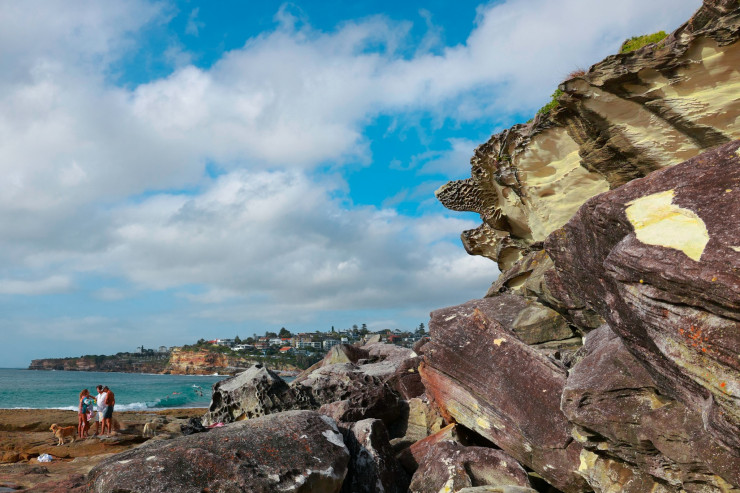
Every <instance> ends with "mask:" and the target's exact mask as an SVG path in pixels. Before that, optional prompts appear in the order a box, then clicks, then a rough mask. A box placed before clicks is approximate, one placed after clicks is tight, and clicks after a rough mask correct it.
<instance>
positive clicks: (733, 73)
mask: <svg viewBox="0 0 740 493" xmlns="http://www.w3.org/2000/svg"><path fill="white" fill-rule="evenodd" d="M739 38H740V12H739V11H738V5H737V2H735V1H732V0H706V1H705V2H704V5H703V6H702V7H701V9H700V10H699V11H698V12H697V13H696V14H695V15H694V16H693V17H692V19H691V20H690V21H689V22H687V23H686V24H684V25H683V26H681V27H680V28H678V29H677V30H676V31H675V32H674V33H672V34H671V35H669V37H668V38H666V39H665V40H663V41H662V42H661V43H659V44H657V45H649V46H647V47H645V48H642V49H640V50H637V51H634V52H631V53H626V54H617V55H612V56H610V57H608V58H606V59H605V60H604V61H602V62H600V63H597V64H596V65H594V66H592V67H591V68H590V69H589V70H588V72H587V73H586V74H584V75H582V76H579V77H576V78H574V79H571V80H567V81H565V82H564V83H563V84H561V86H560V89H562V91H563V95H562V96H561V97H560V99H559V104H558V107H557V108H556V109H555V110H553V111H551V112H550V113H549V114H545V115H538V116H537V117H536V118H535V119H534V121H533V122H531V123H529V124H524V125H515V126H514V127H512V128H511V129H508V130H505V131H504V132H501V133H499V134H497V135H494V136H493V137H492V138H491V139H490V140H489V141H488V142H486V143H485V144H483V145H481V146H480V147H478V148H477V149H476V150H475V155H474V156H473V158H472V159H471V168H472V169H471V178H468V179H466V180H462V181H458V182H451V183H448V184H447V185H445V186H443V187H442V188H440V189H439V190H438V191H437V197H438V198H439V200H441V201H442V203H443V204H444V205H445V206H446V207H448V208H450V209H453V210H464V211H473V212H478V213H479V214H480V216H481V219H482V220H483V224H482V225H481V226H480V227H479V228H477V229H475V230H472V231H466V232H464V233H463V234H462V240H463V245H464V246H465V248H466V250H467V251H468V252H469V253H470V254H472V255H483V256H486V257H488V258H491V259H493V260H494V261H496V262H498V264H499V268H500V270H501V271H502V272H505V271H507V270H508V269H510V268H511V267H512V266H513V265H514V264H515V263H516V262H517V261H518V260H519V259H522V258H523V257H526V256H527V255H529V254H530V253H533V252H536V251H538V250H541V242H543V241H544V240H545V238H547V236H548V235H549V234H550V233H552V232H553V231H555V230H556V229H558V228H560V227H562V226H563V225H564V224H565V223H566V222H567V221H568V220H569V219H570V218H571V217H572V216H573V214H574V213H575V212H576V210H578V208H579V207H580V206H581V205H582V204H583V203H584V202H585V201H586V200H588V199H589V198H591V197H593V196H595V195H598V194H600V193H602V192H605V191H607V190H610V189H613V188H616V187H618V186H620V185H623V184H624V183H627V182H628V181H630V180H632V179H635V178H639V177H642V176H646V175H647V174H648V173H650V172H652V171H654V170H657V169H660V168H663V167H667V166H671V165H673V164H677V163H679V162H682V161H684V160H686V159H689V158H691V157H693V156H695V155H697V154H699V153H700V152H702V151H703V150H706V149H708V148H710V147H713V146H716V145H718V144H722V143H727V142H730V141H731V140H733V139H737V138H740V124H739V123H738V121H739V120H738V116H739V115H740V100H738V98H737V94H738V91H740V82H738V80H739V79H738V76H737V67H738V65H740V44H739V43H738V42H737V41H738V39H739ZM530 274H531V271H530V272H529V273H528V272H527V271H525V272H523V273H521V275H519V276H515V277H513V278H512V279H510V280H508V281H507V283H506V285H505V286H504V287H508V288H510V289H513V290H518V289H520V288H521V287H522V285H523V284H524V283H525V281H526V280H527V278H528V276H529V275H530Z"/></svg>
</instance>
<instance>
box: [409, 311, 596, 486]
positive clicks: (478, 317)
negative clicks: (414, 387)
mask: <svg viewBox="0 0 740 493" xmlns="http://www.w3.org/2000/svg"><path fill="white" fill-rule="evenodd" d="M429 327H430V331H431V341H430V342H429V343H428V344H427V345H426V346H425V347H424V365H422V367H421V368H420V373H421V377H422V381H423V382H424V385H425V387H426V390H427V395H429V396H430V398H432V399H433V400H434V401H435V403H436V404H437V405H438V406H439V408H440V409H441V410H442V412H443V413H444V414H446V415H447V416H445V417H446V418H448V419H449V420H453V421H455V422H457V423H460V424H462V425H464V426H465V427H467V428H469V429H471V430H473V431H475V432H476V433H478V434H480V435H481V436H483V437H485V438H487V439H488V440H490V441H492V442H493V443H495V444H496V445H498V446H499V447H501V448H502V449H504V450H505V451H506V452H507V453H509V454H510V455H511V456H513V457H514V458H515V459H517V460H518V461H520V462H521V463H522V464H525V465H527V466H529V467H531V468H532V469H534V470H535V471H537V472H539V473H540V474H541V475H542V476H543V477H544V478H545V479H547V480H548V481H549V482H550V483H551V484H553V485H554V486H556V487H557V488H559V489H560V490H562V491H566V492H571V491H574V492H575V491H584V490H585V489H586V483H585V481H584V480H583V479H582V478H581V477H580V476H578V474H577V473H576V472H575V471H576V470H577V469H578V464H579V454H580V450H581V447H580V445H578V444H577V443H575V442H573V439H572V438H571V435H570V429H571V426H570V424H569V423H568V420H567V419H566V418H565V416H564V415H563V413H562V412H561V411H560V396H561V393H562V390H563V386H564V385H565V376H566V375H565V371H564V370H563V369H561V368H559V367H558V366H556V365H555V364H554V363H553V362H551V361H550V360H549V359H548V358H547V357H545V356H543V355H542V354H541V353H539V352H538V351H537V350H536V349H533V348H531V347H529V346H527V345H526V344H524V343H522V342H521V341H519V340H518V339H517V338H516V336H514V335H513V334H512V333H511V332H509V331H508V330H506V329H505V328H504V327H503V326H502V325H501V324H499V323H498V322H497V321H495V320H492V319H489V318H487V317H486V316H485V315H484V314H483V313H482V312H481V311H479V310H474V311H473V313H472V314H470V312H469V310H468V307H467V306H466V305H461V306H460V307H452V308H446V309H444V310H438V311H435V312H433V313H432V319H431V321H430V323H429Z"/></svg>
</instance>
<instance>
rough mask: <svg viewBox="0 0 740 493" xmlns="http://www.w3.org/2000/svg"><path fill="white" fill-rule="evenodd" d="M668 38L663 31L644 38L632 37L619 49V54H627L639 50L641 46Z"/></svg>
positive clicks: (646, 35)
mask: <svg viewBox="0 0 740 493" xmlns="http://www.w3.org/2000/svg"><path fill="white" fill-rule="evenodd" d="M666 36H668V35H667V34H666V32H665V31H658V32H657V33H653V34H645V35H644V36H633V37H631V38H630V39H628V40H627V41H625V42H624V43H622V46H621V47H620V48H619V52H620V53H629V52H630V51H635V50H639V49H640V48H642V47H643V46H647V45H649V44H652V43H657V42H659V41H662V40H663V39H665V38H666Z"/></svg>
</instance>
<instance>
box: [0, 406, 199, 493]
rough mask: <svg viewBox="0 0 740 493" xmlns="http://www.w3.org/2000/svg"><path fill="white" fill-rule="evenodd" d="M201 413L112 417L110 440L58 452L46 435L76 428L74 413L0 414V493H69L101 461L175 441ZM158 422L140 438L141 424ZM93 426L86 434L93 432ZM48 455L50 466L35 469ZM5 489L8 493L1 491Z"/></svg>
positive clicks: (173, 411)
mask: <svg viewBox="0 0 740 493" xmlns="http://www.w3.org/2000/svg"><path fill="white" fill-rule="evenodd" d="M205 411H206V410H205V409H178V408H175V409H166V410H158V411H151V410H149V411H124V412H120V413H114V415H113V418H114V428H116V429H115V431H114V433H113V434H111V435H110V436H102V437H97V438H88V439H83V440H79V439H78V440H76V441H75V442H69V441H67V443H65V444H64V445H60V446H57V439H56V437H54V436H53V434H52V432H51V431H49V427H50V426H51V425H52V424H53V423H56V424H58V425H60V426H75V427H76V426H77V413H76V412H75V411H61V410H55V409H0V492H3V491H24V490H28V489H33V491H39V492H56V491H60V492H61V491H69V490H70V489H72V487H73V486H74V483H79V482H80V481H81V477H82V476H83V475H84V474H87V472H88V471H90V469H92V468H93V467H94V466H95V465H96V464H98V463H99V462H100V461H101V460H102V459H104V458H105V457H108V456H109V455H111V454H117V453H120V452H123V451H125V450H128V449H130V448H133V447H136V446H138V445H140V444H141V443H144V442H145V441H147V440H149V439H152V440H161V439H166V438H171V437H175V436H178V435H180V424H183V423H186V422H187V420H188V419H189V418H191V417H200V416H202V415H203V414H204V413H205ZM150 421H157V422H158V423H159V425H158V428H159V430H158V433H157V436H156V437H155V438H146V437H144V436H143V435H142V433H143V429H144V424H145V423H147V422H150ZM95 426H96V425H95V424H93V425H92V428H91V430H90V434H91V435H92V434H93V432H94V431H95ZM41 454H49V455H51V456H52V457H53V460H52V462H46V463H40V462H38V457H39V456H40V455H41ZM6 488H7V489H6Z"/></svg>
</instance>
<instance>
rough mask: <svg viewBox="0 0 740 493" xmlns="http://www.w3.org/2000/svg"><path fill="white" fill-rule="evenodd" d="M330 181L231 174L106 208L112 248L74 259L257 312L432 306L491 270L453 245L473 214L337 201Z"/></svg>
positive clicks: (473, 286) (472, 291)
mask: <svg viewBox="0 0 740 493" xmlns="http://www.w3.org/2000/svg"><path fill="white" fill-rule="evenodd" d="M339 186H341V184H337V183H332V182H316V181H311V180H308V179H307V178H306V176H305V175H303V174H302V173H299V172H258V173H246V172H232V173H230V174H228V175H224V176H222V177H220V178H219V179H218V180H217V181H216V182H214V184H213V186H211V187H209V188H207V189H206V190H204V191H203V193H202V194H199V195H197V196H183V195H180V196H163V195H159V196H155V197H152V198H151V199H148V200H146V201H143V202H141V203H139V204H135V205H130V206H127V207H124V208H121V209H119V210H116V211H114V212H113V219H112V223H114V224H115V225H116V226H115V229H114V230H113V231H111V232H110V241H111V248H108V249H106V250H105V251H104V252H99V253H93V254H92V255H88V256H83V257H81V258H80V259H79V260H78V262H79V266H78V268H79V269H85V268H91V267H89V266H93V267H92V268H94V269H95V270H96V271H98V272H101V271H102V272H107V273H109V274H114V275H116V276H122V277H126V278H128V279H130V280H131V281H132V282H134V283H136V284H138V285H139V286H140V287H144V288H147V289H170V288H177V287H179V286H191V285H203V286H205V287H207V290H206V291H205V292H203V293H200V294H192V293H184V294H183V296H186V297H188V298H189V299H192V300H194V301H199V302H202V303H220V302H228V301H230V300H235V299H238V300H239V303H240V304H241V305H242V308H243V312H242V313H244V314H246V312H247V311H249V313H250V314H251V315H252V316H255V315H259V314H260V313H264V314H265V316H268V317H269V316H272V315H271V313H270V310H274V309H275V308H276V307H279V311H280V312H281V313H282V314H283V315H286V313H287V312H294V313H295V312H297V311H301V310H344V309H360V308H377V309H380V308H385V307H390V306H393V307H403V306H404V305H406V304H413V305H416V306H418V305H420V304H422V305H424V306H429V307H432V306H434V305H433V303H444V299H445V296H446V293H449V290H450V289H451V288H452V287H454V288H455V289H457V290H459V291H461V292H465V293H467V294H468V295H469V296H470V297H473V296H475V295H476V294H477V293H476V290H479V288H480V286H482V285H485V283H486V282H487V281H489V280H490V279H492V276H493V273H494V272H495V270H494V266H493V264H491V263H490V262H489V261H487V260H484V259H480V258H467V257H465V256H463V255H461V252H460V249H459V247H457V246H456V245H454V244H453V242H454V243H457V237H458V235H459V232H460V231H462V230H463V229H467V228H471V227H473V226H474V223H473V222H471V221H464V220H460V219H454V218H446V217H444V216H427V217H422V218H410V217H404V216H400V215H398V214H397V213H396V212H394V211H393V210H385V209H376V208H373V207H364V208H353V209H347V208H346V207H345V206H344V205H343V204H342V200H341V199H340V198H335V197H334V194H335V192H337V189H338V187H339ZM460 258H462V259H464V260H462V261H460V260H459V259H460ZM435 279H441V280H442V282H439V283H437V282H436V281H435ZM261 305H272V306H271V307H262V306H261ZM207 310H208V309H206V310H205V311H204V313H206V312H207ZM216 311H218V309H216Z"/></svg>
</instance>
